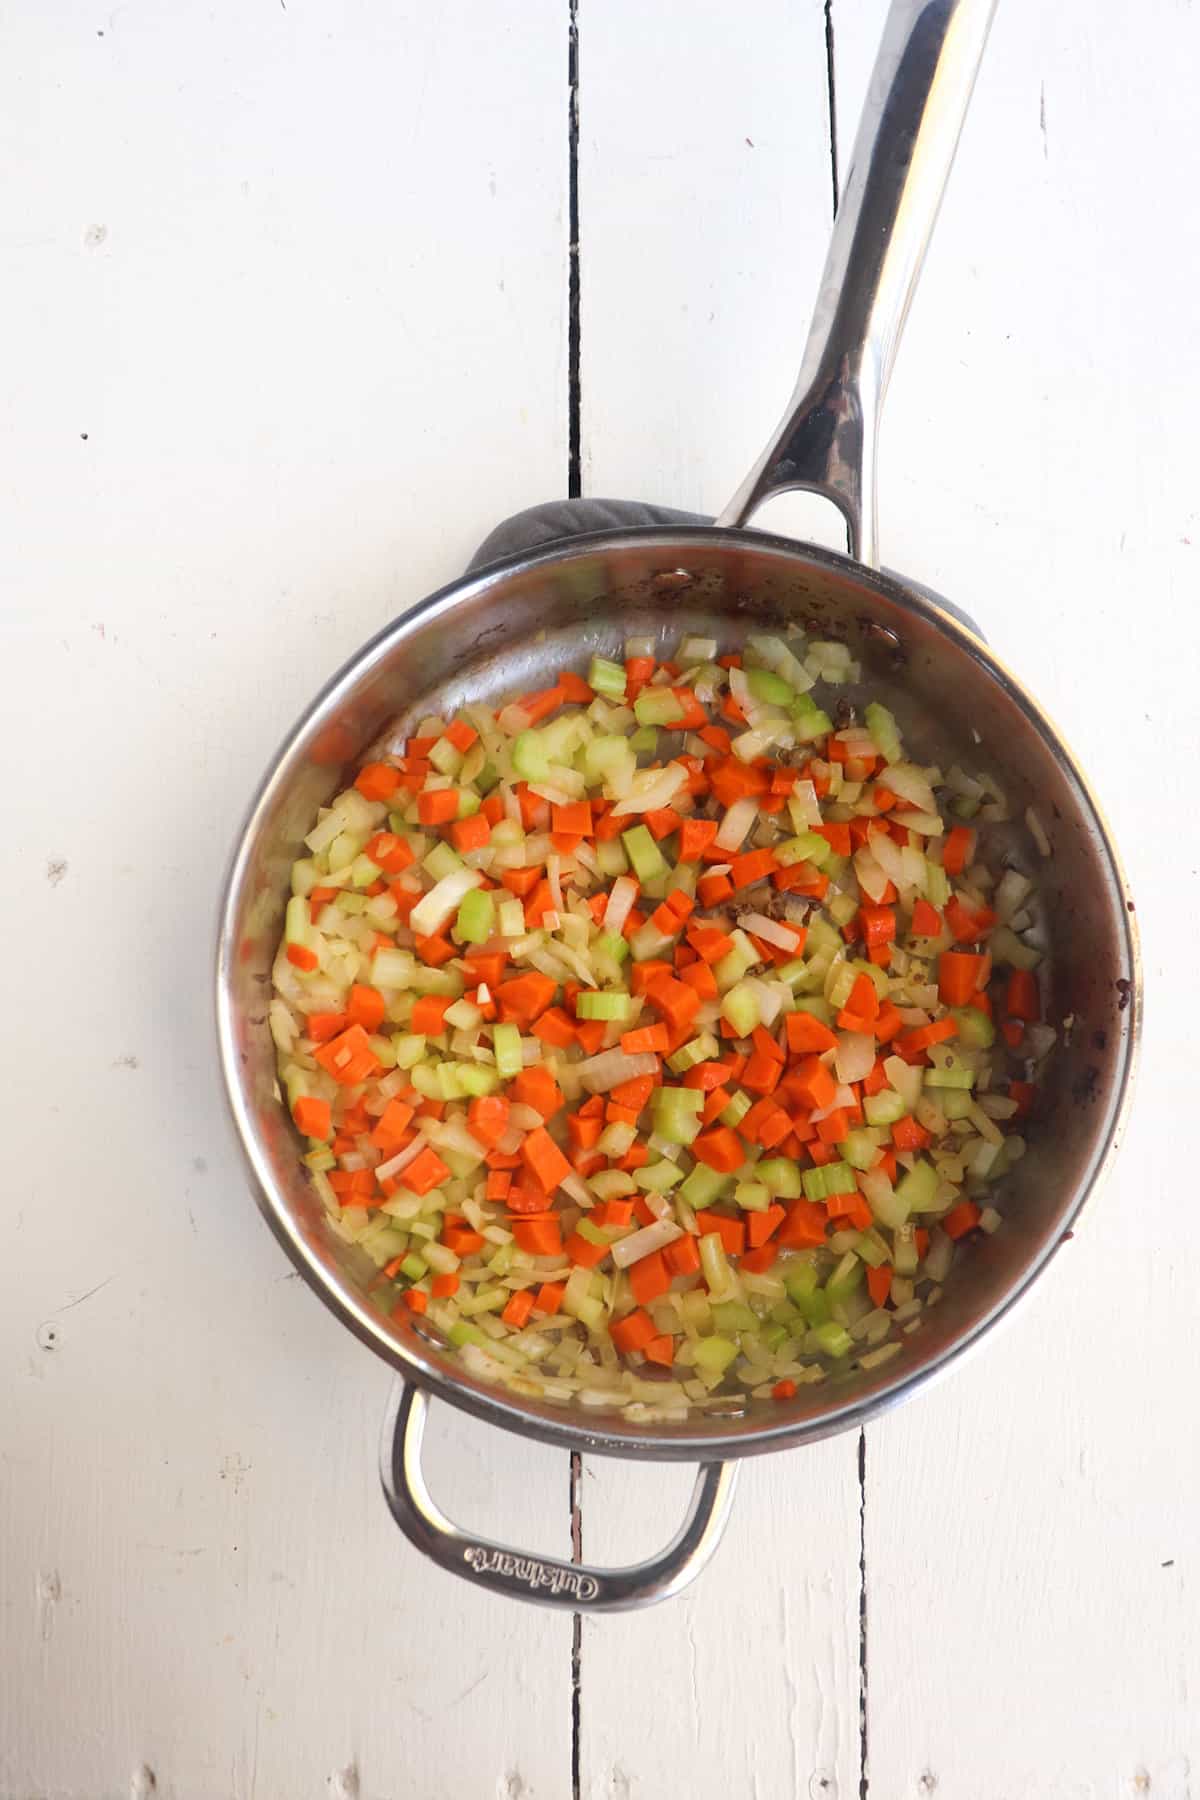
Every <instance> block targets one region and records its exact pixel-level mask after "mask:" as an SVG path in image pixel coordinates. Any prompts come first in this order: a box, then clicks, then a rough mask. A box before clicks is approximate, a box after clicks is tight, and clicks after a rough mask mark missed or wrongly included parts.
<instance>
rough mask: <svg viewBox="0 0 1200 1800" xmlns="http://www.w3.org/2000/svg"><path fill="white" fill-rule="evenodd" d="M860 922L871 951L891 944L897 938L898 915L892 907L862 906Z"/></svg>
mask: <svg viewBox="0 0 1200 1800" xmlns="http://www.w3.org/2000/svg"><path fill="white" fill-rule="evenodd" d="M858 920H859V924H860V925H861V926H862V936H863V942H864V943H865V944H866V946H867V948H868V949H869V950H874V949H878V948H880V947H881V946H883V945H885V944H890V943H892V942H893V941H894V939H895V936H896V913H895V909H894V908H893V907H890V906H860V907H859V909H858Z"/></svg>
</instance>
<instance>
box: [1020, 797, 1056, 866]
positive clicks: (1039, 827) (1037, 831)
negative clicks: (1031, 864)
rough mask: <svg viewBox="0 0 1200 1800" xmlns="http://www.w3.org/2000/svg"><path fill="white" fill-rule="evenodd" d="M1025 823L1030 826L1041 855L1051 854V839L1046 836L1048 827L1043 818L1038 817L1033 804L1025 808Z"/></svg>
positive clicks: (1032, 836)
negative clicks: (1043, 822)
mask: <svg viewBox="0 0 1200 1800" xmlns="http://www.w3.org/2000/svg"><path fill="white" fill-rule="evenodd" d="M1025 823H1026V824H1027V825H1028V827H1029V835H1030V837H1031V838H1032V839H1033V841H1034V843H1035V844H1036V845H1037V847H1038V853H1039V855H1041V856H1050V855H1051V854H1052V852H1051V849H1050V839H1049V838H1048V837H1047V836H1046V827H1045V826H1044V825H1043V824H1042V821H1041V819H1040V818H1039V817H1038V815H1037V813H1036V812H1035V811H1034V809H1033V807H1032V806H1027V807H1026V808H1025Z"/></svg>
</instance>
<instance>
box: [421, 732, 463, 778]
mask: <svg viewBox="0 0 1200 1800" xmlns="http://www.w3.org/2000/svg"><path fill="white" fill-rule="evenodd" d="M429 760H430V762H431V763H432V764H433V766H434V768H435V769H436V770H437V772H438V774H439V775H457V774H458V772H459V770H460V769H461V768H462V766H463V753H462V751H461V750H458V749H456V748H455V746H454V745H453V744H452V743H451V742H450V739H449V738H448V737H440V738H439V739H438V741H437V743H436V744H434V746H433V748H432V749H431V750H430V752H429Z"/></svg>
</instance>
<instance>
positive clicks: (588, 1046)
mask: <svg viewBox="0 0 1200 1800" xmlns="http://www.w3.org/2000/svg"><path fill="white" fill-rule="evenodd" d="M607 1031H608V1027H607V1025H606V1024H605V1022H604V1020H603V1019H577V1020H576V1021H575V1038H576V1041H577V1042H578V1043H579V1044H580V1045H581V1046H582V1048H583V1049H584V1050H585V1051H586V1053H587V1055H588V1056H595V1055H596V1053H597V1051H598V1050H599V1049H600V1048H601V1046H602V1045H603V1043H604V1039H605V1035H606V1033H607Z"/></svg>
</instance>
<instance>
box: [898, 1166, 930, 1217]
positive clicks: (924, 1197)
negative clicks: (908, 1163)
mask: <svg viewBox="0 0 1200 1800" xmlns="http://www.w3.org/2000/svg"><path fill="white" fill-rule="evenodd" d="M938 1186H939V1181H938V1172H937V1170H936V1169H935V1168H934V1166H933V1164H932V1163H931V1162H926V1160H925V1158H924V1157H919V1158H918V1160H917V1161H916V1162H915V1163H914V1164H913V1166H912V1168H911V1169H909V1170H908V1172H907V1173H906V1174H905V1175H903V1176H901V1178H900V1180H899V1181H898V1182H897V1183H896V1198H897V1199H898V1200H899V1201H901V1203H902V1204H903V1205H905V1206H907V1208H908V1210H909V1212H930V1211H932V1210H933V1206H934V1199H933V1197H934V1194H935V1193H936V1192H937V1189H938Z"/></svg>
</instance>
